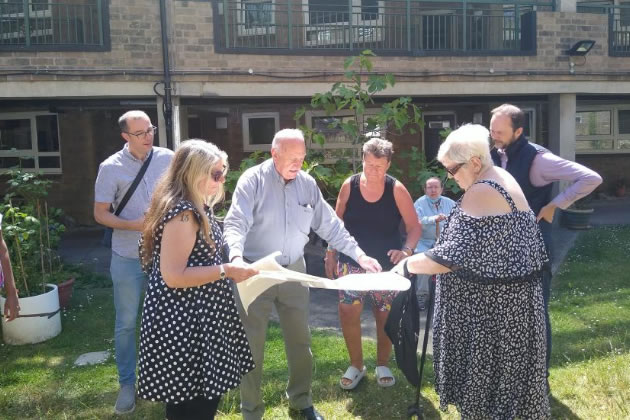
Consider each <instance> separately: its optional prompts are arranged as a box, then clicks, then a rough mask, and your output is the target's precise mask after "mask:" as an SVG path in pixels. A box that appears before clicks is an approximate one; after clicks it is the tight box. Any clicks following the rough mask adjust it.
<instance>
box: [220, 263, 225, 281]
mask: <svg viewBox="0 0 630 420" xmlns="http://www.w3.org/2000/svg"><path fill="white" fill-rule="evenodd" d="M219 280H225V267H223V264H221V265H220V266H219Z"/></svg>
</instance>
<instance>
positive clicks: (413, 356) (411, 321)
mask: <svg viewBox="0 0 630 420" xmlns="http://www.w3.org/2000/svg"><path fill="white" fill-rule="evenodd" d="M404 269H405V270H404V275H405V277H407V278H408V279H409V281H410V282H411V287H409V289H408V290H405V291H404V292H400V293H399V294H398V295H397V296H396V297H395V298H394V301H393V302H392V306H391V309H390V312H389V315H388V317H387V321H386V323H385V333H386V334H387V336H388V337H389V339H390V340H391V341H392V343H393V345H394V353H395V355H396V365H398V368H399V369H400V370H401V372H402V373H403V374H404V375H405V378H407V380H408V381H409V383H410V384H411V385H413V386H414V387H416V391H417V392H416V401H415V404H412V405H410V406H409V407H408V409H407V416H408V417H410V418H412V417H417V418H418V419H422V418H423V415H422V409H421V407H420V388H421V387H422V373H423V371H424V362H425V360H426V352H427V345H428V343H429V328H430V326H431V316H432V314H433V293H434V291H435V282H434V281H433V280H434V279H435V277H432V278H431V281H430V282H429V305H428V308H427V322H426V325H425V328H424V339H423V341H422V355H421V357H420V372H418V355H417V351H418V335H419V332H420V306H419V304H418V297H417V296H416V279H417V276H416V275H415V274H411V275H410V273H409V271H408V270H407V266H406V265H405V266H404Z"/></svg>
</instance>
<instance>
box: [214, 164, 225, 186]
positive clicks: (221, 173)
mask: <svg viewBox="0 0 630 420" xmlns="http://www.w3.org/2000/svg"><path fill="white" fill-rule="evenodd" d="M227 173H228V167H227V165H223V169H222V170H220V171H211V172H210V178H212V180H213V181H214V182H219V181H221V178H223V177H225V176H226V175H227Z"/></svg>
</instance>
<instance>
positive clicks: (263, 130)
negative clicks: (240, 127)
mask: <svg viewBox="0 0 630 420" xmlns="http://www.w3.org/2000/svg"><path fill="white" fill-rule="evenodd" d="M275 134H276V120H275V118H273V117H266V118H249V144H271V141H272V140H273V136H274V135H275Z"/></svg>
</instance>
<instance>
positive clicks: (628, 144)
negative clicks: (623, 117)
mask: <svg viewBox="0 0 630 420" xmlns="http://www.w3.org/2000/svg"><path fill="white" fill-rule="evenodd" d="M617 145H618V149H622V150H630V140H619V141H618V142H617Z"/></svg>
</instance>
